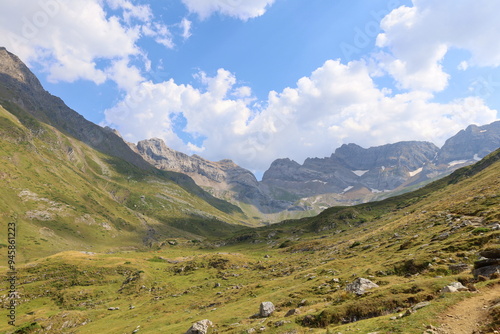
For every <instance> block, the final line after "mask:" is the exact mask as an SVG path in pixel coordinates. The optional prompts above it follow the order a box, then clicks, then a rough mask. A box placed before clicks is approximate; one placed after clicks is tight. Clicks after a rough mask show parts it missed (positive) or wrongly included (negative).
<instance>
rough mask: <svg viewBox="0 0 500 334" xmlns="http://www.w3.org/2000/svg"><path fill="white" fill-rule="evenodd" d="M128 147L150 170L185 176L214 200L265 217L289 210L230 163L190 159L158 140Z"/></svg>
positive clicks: (197, 157)
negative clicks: (247, 206)
mask: <svg viewBox="0 0 500 334" xmlns="http://www.w3.org/2000/svg"><path fill="white" fill-rule="evenodd" d="M130 145H131V146H132V148H133V149H134V150H136V151H137V152H138V153H139V154H140V155H141V156H142V157H144V159H146V161H148V162H149V163H151V164H152V165H153V166H155V167H157V168H159V169H162V170H169V171H175V172H180V173H184V174H187V175H189V176H190V177H191V178H192V179H193V180H195V182H196V183H197V184H198V185H199V186H202V187H204V188H205V189H206V190H208V191H209V192H211V193H212V194H213V195H215V196H217V197H220V198H223V199H226V200H230V201H240V202H244V203H248V204H252V205H255V206H256V207H257V208H259V209H260V210H261V211H262V212H265V213H268V212H277V211H282V210H285V209H286V208H287V207H288V206H289V204H288V203H285V202H280V201H277V200H273V199H271V198H270V197H269V196H268V195H267V194H265V193H264V192H263V191H262V190H261V188H260V184H259V182H258V181H257V179H256V178H255V176H254V175H253V174H252V172H250V171H249V170H247V169H245V168H242V167H240V166H238V165H237V164H235V163H234V162H233V161H231V160H221V161H218V162H213V161H209V160H206V159H204V158H202V157H200V156H198V155H192V156H189V155H187V154H184V153H181V152H178V151H176V150H173V149H171V148H169V147H168V146H167V145H166V144H165V142H164V141H163V140H161V139H159V138H153V139H148V140H142V141H140V142H139V143H137V145H133V144H130Z"/></svg>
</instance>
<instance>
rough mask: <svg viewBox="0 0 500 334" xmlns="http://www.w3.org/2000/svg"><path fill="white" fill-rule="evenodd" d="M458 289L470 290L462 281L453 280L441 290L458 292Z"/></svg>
mask: <svg viewBox="0 0 500 334" xmlns="http://www.w3.org/2000/svg"><path fill="white" fill-rule="evenodd" d="M458 291H469V289H467V288H466V287H465V286H463V285H462V283H460V282H453V283H450V284H448V285H447V286H445V287H444V288H442V289H441V292H458Z"/></svg>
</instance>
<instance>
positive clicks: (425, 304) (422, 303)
mask: <svg viewBox="0 0 500 334" xmlns="http://www.w3.org/2000/svg"><path fill="white" fill-rule="evenodd" d="M430 304H431V302H421V303H418V304H416V305H413V307H412V309H413V311H416V310H419V309H421V308H424V307H426V306H429V305H430Z"/></svg>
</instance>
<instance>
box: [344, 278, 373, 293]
mask: <svg viewBox="0 0 500 334" xmlns="http://www.w3.org/2000/svg"><path fill="white" fill-rule="evenodd" d="M378 287H379V286H378V285H377V284H375V283H373V282H372V281H370V280H369V279H366V278H361V277H358V278H356V279H355V280H354V282H352V283H351V284H347V286H346V290H347V291H349V292H352V293H355V294H357V295H362V294H364V293H365V292H366V290H369V289H374V288H378Z"/></svg>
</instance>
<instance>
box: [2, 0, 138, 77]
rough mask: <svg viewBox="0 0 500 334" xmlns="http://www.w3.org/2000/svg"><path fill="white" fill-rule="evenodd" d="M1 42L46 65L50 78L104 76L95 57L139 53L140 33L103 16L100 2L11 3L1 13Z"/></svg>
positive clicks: (47, 1) (78, 0)
mask: <svg viewBox="0 0 500 334" xmlns="http://www.w3.org/2000/svg"><path fill="white" fill-rule="evenodd" d="M0 16H1V20H0V44H2V45H5V46H6V47H7V48H8V49H9V50H10V51H12V52H14V53H16V54H18V56H20V58H21V59H23V60H24V61H26V62H28V63H40V64H42V65H43V66H45V68H46V71H47V72H48V75H49V80H51V81H60V80H62V81H69V82H72V81H75V80H78V79H85V80H90V81H93V82H95V83H97V84H100V83H102V82H104V81H105V80H106V79H107V76H106V73H105V72H106V71H105V70H102V68H99V67H98V66H97V65H96V61H97V60H98V59H127V58H128V57H129V56H133V55H138V54H139V53H140V51H139V49H138V48H137V46H136V45H135V42H136V40H137V39H138V37H139V34H138V31H137V30H135V29H133V28H128V27H125V26H123V25H122V24H121V23H120V22H119V20H118V18H117V17H109V18H107V17H106V13H105V12H104V10H103V8H102V6H101V4H100V2H99V1H97V0H96V1H86V0H75V1H72V2H71V3H66V2H62V1H57V0H46V1H36V0H27V1H22V2H20V1H10V2H7V3H5V4H4V5H3V6H2V14H0Z"/></svg>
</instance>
